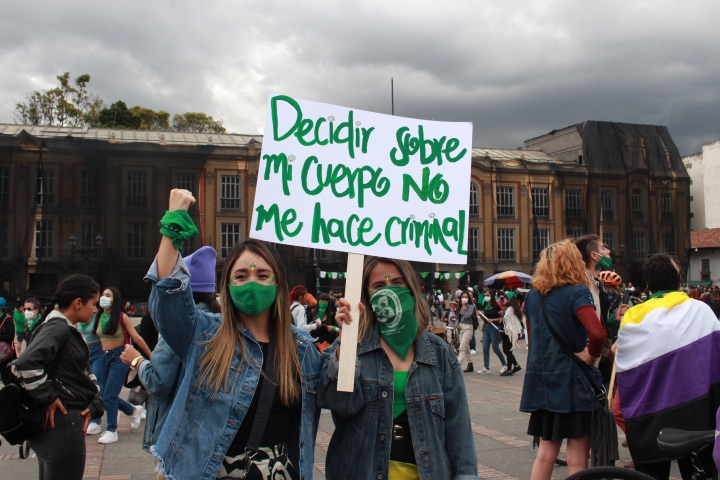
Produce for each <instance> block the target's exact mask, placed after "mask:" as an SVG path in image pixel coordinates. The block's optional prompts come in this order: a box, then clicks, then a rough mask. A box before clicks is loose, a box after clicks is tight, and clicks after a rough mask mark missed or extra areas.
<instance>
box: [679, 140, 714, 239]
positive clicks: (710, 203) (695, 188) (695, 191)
mask: <svg viewBox="0 0 720 480" xmlns="http://www.w3.org/2000/svg"><path fill="white" fill-rule="evenodd" d="M683 163H684V164H685V168H686V169H687V172H688V174H690V179H691V182H690V198H691V199H692V201H691V203H690V213H691V217H692V218H691V219H690V226H691V228H692V229H693V230H702V229H704V228H720V191H718V190H717V189H716V185H715V182H714V181H713V180H712V179H713V178H718V176H720V141H715V142H708V143H706V144H704V145H703V149H702V152H699V153H694V154H692V155H687V156H685V157H683ZM705 179H707V180H708V181H707V182H706V181H705Z"/></svg>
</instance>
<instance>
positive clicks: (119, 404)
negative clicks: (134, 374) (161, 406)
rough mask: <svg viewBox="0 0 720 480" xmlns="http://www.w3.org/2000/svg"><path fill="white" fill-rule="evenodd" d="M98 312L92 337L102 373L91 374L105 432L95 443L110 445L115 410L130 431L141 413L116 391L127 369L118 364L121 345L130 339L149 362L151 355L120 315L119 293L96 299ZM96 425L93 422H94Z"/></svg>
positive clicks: (111, 291) (115, 437) (110, 292)
mask: <svg viewBox="0 0 720 480" xmlns="http://www.w3.org/2000/svg"><path fill="white" fill-rule="evenodd" d="M99 304H100V308H101V309H102V310H101V311H98V312H97V313H96V314H95V318H94V320H93V321H94V322H95V332H94V333H95V334H96V335H97V336H98V337H99V338H100V343H101V345H102V350H103V363H102V367H103V368H102V371H101V372H95V375H96V376H97V377H98V381H99V383H100V391H101V392H102V395H103V401H104V402H105V412H106V413H107V430H106V431H105V432H103V434H102V435H100V438H99V439H98V443H113V442H117V441H118V434H117V411H118V408H119V409H120V411H121V412H123V413H124V414H125V415H128V416H130V417H131V419H130V427H131V428H132V429H133V430H134V429H136V428H138V427H139V426H140V421H141V417H142V413H143V411H145V409H144V408H143V407H141V406H133V405H131V404H130V403H128V402H126V401H125V400H123V399H121V398H120V397H119V396H120V391H121V390H122V387H123V384H124V383H125V376H126V375H127V371H128V366H127V365H125V364H124V363H123V362H122V360H120V355H121V354H122V353H123V351H124V350H125V345H126V344H128V343H130V342H129V340H130V339H132V340H133V342H134V343H135V345H137V346H138V347H140V349H142V351H143V352H145V354H146V355H147V358H150V356H151V352H150V349H149V348H148V346H147V344H146V343H145V340H143V338H142V337H141V336H140V335H139V334H138V333H137V332H136V331H135V327H134V326H133V324H132V322H131V321H130V319H129V318H128V316H127V314H126V313H124V312H123V306H124V304H123V299H122V295H120V292H119V291H118V290H117V289H116V288H114V287H109V288H106V289H105V290H104V291H103V293H102V296H101V297H100V301H99ZM96 422H97V420H96Z"/></svg>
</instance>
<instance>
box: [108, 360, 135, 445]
mask: <svg viewBox="0 0 720 480" xmlns="http://www.w3.org/2000/svg"><path fill="white" fill-rule="evenodd" d="M124 350H125V346H121V347H117V348H113V349H112V350H103V367H104V368H103V374H102V383H101V384H100V391H101V392H102V396H103V402H104V403H105V413H106V414H107V429H108V431H109V432H115V431H117V415H118V414H117V412H118V408H119V409H120V411H122V412H123V413H124V414H125V415H132V414H133V412H134V411H135V407H133V406H132V405H130V404H129V403H128V402H126V401H125V400H123V399H121V398H119V395H120V390H122V387H123V384H125V375H126V374H127V371H128V368H130V367H129V366H128V365H125V364H124V363H123V362H122V361H121V360H120V354H122V352H123V351H124Z"/></svg>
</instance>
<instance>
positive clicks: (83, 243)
mask: <svg viewBox="0 0 720 480" xmlns="http://www.w3.org/2000/svg"><path fill="white" fill-rule="evenodd" d="M97 235H98V234H97V230H96V229H95V222H93V221H92V220H91V221H82V222H80V248H81V249H83V250H85V251H87V252H88V253H89V254H90V257H91V258H98V251H97V250H95V237H97Z"/></svg>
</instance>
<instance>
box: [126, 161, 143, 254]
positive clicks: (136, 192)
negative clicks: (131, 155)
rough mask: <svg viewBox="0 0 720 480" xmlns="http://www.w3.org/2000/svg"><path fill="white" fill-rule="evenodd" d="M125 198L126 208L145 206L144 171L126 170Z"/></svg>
mask: <svg viewBox="0 0 720 480" xmlns="http://www.w3.org/2000/svg"><path fill="white" fill-rule="evenodd" d="M126 199H127V208H147V206H148V198H147V173H146V172H127V191H126ZM143 248H144V247H143ZM143 256H144V255H143Z"/></svg>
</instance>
